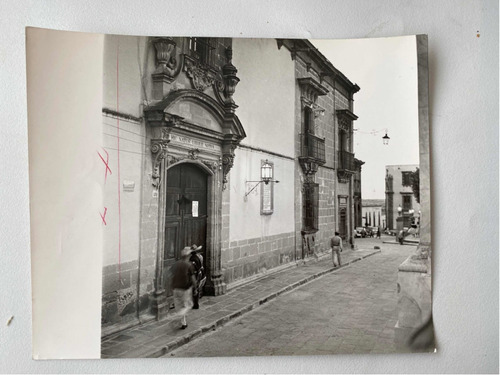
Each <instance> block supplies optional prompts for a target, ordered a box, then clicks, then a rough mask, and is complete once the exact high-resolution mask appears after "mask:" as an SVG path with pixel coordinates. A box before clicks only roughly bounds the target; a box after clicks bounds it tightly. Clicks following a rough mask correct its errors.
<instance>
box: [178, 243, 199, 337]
mask: <svg viewBox="0 0 500 375" xmlns="http://www.w3.org/2000/svg"><path fill="white" fill-rule="evenodd" d="M191 251H192V250H191V248H190V247H189V246H186V247H185V248H184V249H182V250H181V259H179V260H178V261H177V262H176V263H175V264H174V269H173V277H172V289H173V291H174V304H175V309H176V310H177V309H178V311H177V314H178V315H179V316H180V317H181V329H186V328H187V321H186V314H187V312H188V311H189V310H190V309H191V307H193V288H196V278H195V273H196V272H195V269H194V266H193V264H192V263H191V262H190V261H189V257H190V255H191Z"/></svg>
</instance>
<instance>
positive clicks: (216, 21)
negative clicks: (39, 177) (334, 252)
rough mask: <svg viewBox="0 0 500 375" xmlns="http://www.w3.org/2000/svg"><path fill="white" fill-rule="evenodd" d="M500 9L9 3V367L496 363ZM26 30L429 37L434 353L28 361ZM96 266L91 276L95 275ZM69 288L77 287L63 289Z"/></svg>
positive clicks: (5, 236) (0, 294)
mask: <svg viewBox="0 0 500 375" xmlns="http://www.w3.org/2000/svg"><path fill="white" fill-rule="evenodd" d="M498 10H499V9H498V2H497V1H495V0H488V1H487V0H484V1H479V0H477V1H470V0H442V1H433V0H422V1H403V2H402V1H399V0H378V1H372V0H353V1H344V0H318V1H314V2H311V1H307V0H302V1H298V0H297V1H295V0H292V1H286V0H277V1H272V2H269V1H263V0H257V1H255V2H251V3H250V2H248V1H244V0H236V1H231V2H227V1H223V0H213V1H210V2H206V1H202V0H196V1H187V0H183V1H180V0H175V1H170V2H165V1H162V0H151V1H148V2H143V1H139V0H125V1H120V2H101V1H98V0H85V1H81V0H70V1H50V2H41V1H34V0H31V1H30V0H24V1H23V0H5V1H2V2H1V3H0V14H2V22H1V24H0V29H1V32H2V43H1V44H0V61H1V62H2V69H0V87H1V88H2V90H0V102H1V103H2V107H1V110H0V122H1V124H2V127H1V130H0V134H1V135H0V142H1V147H0V164H1V165H2V178H1V179H0V191H1V193H0V207H2V215H0V228H1V230H0V246H1V250H0V253H1V254H2V265H3V266H2V272H1V273H0V282H1V285H2V288H0V301H1V303H0V306H1V308H0V370H1V371H2V372H3V371H5V372H12V373H17V372H23V373H65V372H71V373H88V372H91V373H116V372H122V373H137V372H139V373H149V372H153V373H165V372H167V373H183V372H184V373H186V372H187V373H197V372H200V371H201V372H203V373H221V372H224V373H227V372H230V373H236V372H245V373H255V372H257V373H276V372H280V373H290V372H292V373H325V372H326V373H351V372H354V373H362V372H371V373H389V372H390V373H407V372H411V373H429V372H430V373H440V372H465V373H475V372H480V373H486V372H490V373H495V372H496V373H498V370H499V367H498V212H499V211H498V169H499V168H498V114H499V113H498V104H499V96H498V44H499V43H498V39H499V38H498ZM26 26H34V27H42V28H51V29H59V30H72V31H82V32H95V33H113V34H130V35H196V36H226V37H231V36H234V37H295V38H310V39H313V38H316V39H318V38H374V37H388V36H399V35H411V34H427V35H428V37H429V71H430V80H429V85H430V86H429V87H430V113H429V116H430V127H431V155H432V156H431V168H432V211H433V233H432V234H433V237H432V240H433V250H434V252H433V301H434V323H435V331H436V336H437V346H438V349H437V353H435V354H425V355H410V354H407V355H390V356H385V355H349V356H322V357H245V358H193V359H173V358H169V359H158V360H152V359H150V360H147V359H136V360H87V361H76V360H66V361H34V360H32V359H31V353H32V350H31V345H32V342H31V330H32V320H31V313H32V309H31V302H32V301H31V283H30V277H31V276H30V270H31V266H30V261H31V255H30V221H29V219H30V217H29V190H28V189H29V187H28V181H29V180H28V146H27V110H26V92H27V87H26V63H25V61H26V55H25V27H26ZM54 48H57V46H54ZM255 63H256V64H258V63H259V62H258V61H256V62H255ZM78 73H79V72H78V71H75V72H74V74H78ZM236 90H238V88H237V89H236ZM69 99H71V100H78V98H71V97H69V98H68V100H69ZM97 268H98V267H95V270H94V269H93V268H92V269H91V270H89V272H94V271H96V272H97V273H99V272H98V270H97ZM96 277H100V276H96ZM74 297H75V296H71V298H74ZM60 298H69V296H68V295H67V294H65V293H61V295H60ZM75 308H76V306H75ZM11 316H13V317H14V318H13V319H12V321H11V322H10V324H9V325H7V324H6V322H7V321H8V320H9V318H10V317H11ZM52 320H54V319H52ZM74 324H77V323H76V322H75V323H74ZM82 324H83V322H82ZM96 345H98V343H96Z"/></svg>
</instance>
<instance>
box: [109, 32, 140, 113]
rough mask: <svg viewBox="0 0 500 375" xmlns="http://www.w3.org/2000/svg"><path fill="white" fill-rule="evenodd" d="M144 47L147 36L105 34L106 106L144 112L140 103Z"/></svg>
mask: <svg viewBox="0 0 500 375" xmlns="http://www.w3.org/2000/svg"><path fill="white" fill-rule="evenodd" d="M118 41H119V42H118ZM145 48H146V38H144V37H142V38H141V37H136V36H129V37H121V38H117V37H116V36H114V35H107V36H106V37H105V38H104V57H103V63H104V77H103V88H104V89H103V107H105V108H109V109H112V110H115V111H116V110H117V106H118V108H119V112H122V113H126V114H129V115H132V116H135V117H140V116H142V110H141V107H140V105H141V104H142V100H143V92H144V90H143V89H142V87H141V85H142V84H141V74H142V71H143V70H144V60H145V58H144V49H145ZM117 69H118V76H117ZM117 80H118V85H117ZM147 92H148V93H149V91H147ZM117 93H118V98H117Z"/></svg>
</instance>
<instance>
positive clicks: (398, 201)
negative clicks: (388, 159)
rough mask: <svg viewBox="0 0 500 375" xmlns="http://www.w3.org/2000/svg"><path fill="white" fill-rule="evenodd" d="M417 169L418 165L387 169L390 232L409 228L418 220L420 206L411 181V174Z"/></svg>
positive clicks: (386, 191)
mask: <svg viewBox="0 0 500 375" xmlns="http://www.w3.org/2000/svg"><path fill="white" fill-rule="evenodd" d="M417 168H418V165H417V164H415V165H387V166H386V167H385V170H386V175H385V210H386V217H387V228H388V229H389V230H398V229H399V230H400V229H402V228H403V227H406V228H409V227H410V226H411V224H412V222H413V221H414V220H415V219H417V220H418V216H419V212H420V204H419V203H418V202H417V200H416V199H415V196H414V194H413V190H412V187H411V180H410V174H411V172H415V171H416V170H417ZM398 222H399V223H400V224H399V227H400V228H398Z"/></svg>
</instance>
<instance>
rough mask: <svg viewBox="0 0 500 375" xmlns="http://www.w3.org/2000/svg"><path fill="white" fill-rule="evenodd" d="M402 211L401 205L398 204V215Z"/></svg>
mask: <svg viewBox="0 0 500 375" xmlns="http://www.w3.org/2000/svg"><path fill="white" fill-rule="evenodd" d="M402 212H403V207H401V205H399V206H398V215H399V216H401V213H402Z"/></svg>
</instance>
